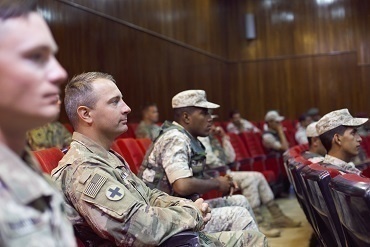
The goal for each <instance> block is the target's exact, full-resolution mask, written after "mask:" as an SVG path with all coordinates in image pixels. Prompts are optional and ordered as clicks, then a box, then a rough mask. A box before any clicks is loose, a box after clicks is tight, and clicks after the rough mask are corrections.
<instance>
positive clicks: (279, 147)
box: [262, 111, 289, 153]
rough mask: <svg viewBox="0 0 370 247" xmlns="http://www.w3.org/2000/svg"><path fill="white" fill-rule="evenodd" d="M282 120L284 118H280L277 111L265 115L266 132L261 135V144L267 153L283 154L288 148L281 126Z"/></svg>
mask: <svg viewBox="0 0 370 247" xmlns="http://www.w3.org/2000/svg"><path fill="white" fill-rule="evenodd" d="M283 120H284V117H282V116H280V115H279V113H278V112H277V111H269V112H267V113H266V116H265V121H266V123H267V130H266V131H264V132H263V134H262V143H263V146H264V147H265V148H266V150H267V151H268V152H269V153H273V152H277V153H283V152H284V151H286V150H287V149H288V148H289V144H288V141H287V139H286V136H285V134H284V130H283V125H282V124H281V121H283Z"/></svg>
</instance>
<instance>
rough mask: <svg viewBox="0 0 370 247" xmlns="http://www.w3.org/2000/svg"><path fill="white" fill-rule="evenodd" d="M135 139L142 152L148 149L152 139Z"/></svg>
mask: <svg viewBox="0 0 370 247" xmlns="http://www.w3.org/2000/svg"><path fill="white" fill-rule="evenodd" d="M136 141H137V144H139V147H140V148H141V150H142V151H143V152H144V154H145V153H146V150H148V148H149V147H150V145H151V144H152V141H151V140H150V139H149V138H139V139H136Z"/></svg>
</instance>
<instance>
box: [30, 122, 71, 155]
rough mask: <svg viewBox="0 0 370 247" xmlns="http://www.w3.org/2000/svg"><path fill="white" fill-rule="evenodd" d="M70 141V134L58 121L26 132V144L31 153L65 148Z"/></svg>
mask: <svg viewBox="0 0 370 247" xmlns="http://www.w3.org/2000/svg"><path fill="white" fill-rule="evenodd" d="M71 141H72V135H71V133H70V132H69V131H68V130H67V129H66V127H64V125H63V124H61V123H60V122H58V121H55V122H51V123H48V124H46V125H43V126H42V127H40V128H37V129H33V130H30V131H28V132H27V143H28V145H29V146H30V148H31V149H32V150H33V151H37V150H42V149H47V148H52V147H57V148H59V149H63V148H67V147H68V146H69V144H70V143H71Z"/></svg>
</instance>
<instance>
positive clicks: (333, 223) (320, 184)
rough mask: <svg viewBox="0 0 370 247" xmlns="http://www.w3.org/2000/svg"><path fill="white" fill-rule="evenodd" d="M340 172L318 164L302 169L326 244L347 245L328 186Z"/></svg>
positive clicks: (317, 223)
mask: <svg viewBox="0 0 370 247" xmlns="http://www.w3.org/2000/svg"><path fill="white" fill-rule="evenodd" d="M339 174H340V173H339V171H338V170H335V169H327V168H324V167H322V166H320V165H318V164H312V165H308V166H305V167H303V169H302V171H301V176H302V178H303V182H304V188H305V190H306V192H307V196H308V199H309V201H310V203H311V207H312V212H313V216H314V219H315V224H316V228H317V230H318V231H319V234H320V236H321V239H322V240H323V241H324V243H323V244H324V245H325V246H333V247H334V246H335V247H337V246H343V247H344V246H346V242H345V237H344V232H343V230H342V227H341V224H340V220H339V216H338V214H337V211H336V208H335V205H334V201H333V197H332V195H331V193H330V190H329V186H328V185H329V182H330V180H331V178H332V177H335V176H337V175H339Z"/></svg>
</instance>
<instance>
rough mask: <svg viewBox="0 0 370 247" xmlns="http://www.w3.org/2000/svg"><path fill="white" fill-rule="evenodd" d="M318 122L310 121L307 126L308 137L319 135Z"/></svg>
mask: <svg viewBox="0 0 370 247" xmlns="http://www.w3.org/2000/svg"><path fill="white" fill-rule="evenodd" d="M316 124H317V122H313V123H310V124H309V125H308V126H307V128H306V136H307V137H317V136H319V134H318V133H317V131H316Z"/></svg>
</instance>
